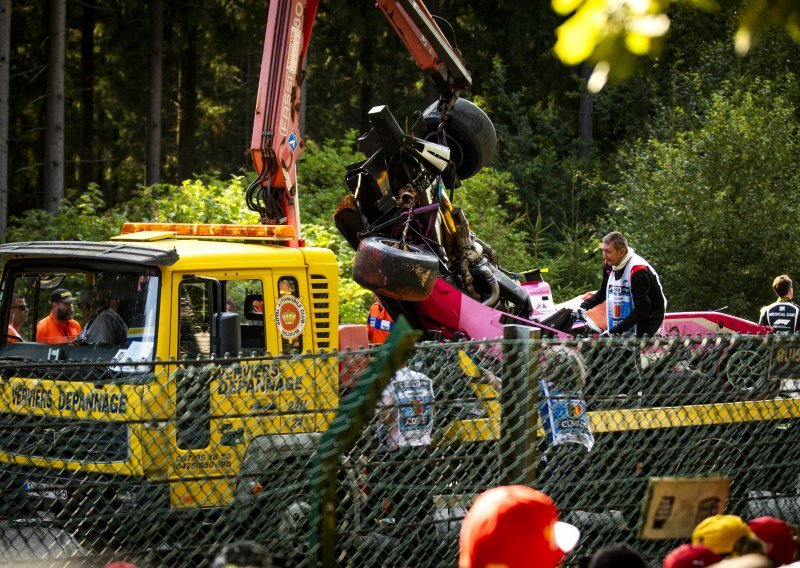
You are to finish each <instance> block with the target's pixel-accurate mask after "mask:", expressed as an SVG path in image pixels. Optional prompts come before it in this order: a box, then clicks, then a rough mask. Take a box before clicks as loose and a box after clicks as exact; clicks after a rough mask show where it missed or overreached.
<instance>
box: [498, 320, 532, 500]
mask: <svg viewBox="0 0 800 568" xmlns="http://www.w3.org/2000/svg"><path fill="white" fill-rule="evenodd" d="M535 335H538V333H536V334H535V332H534V330H532V329H531V328H530V327H526V326H522V325H508V326H505V328H504V330H503V338H504V339H505V340H507V341H505V342H504V343H503V374H502V381H503V382H502V386H501V387H500V405H501V407H502V410H501V418H500V463H501V472H500V480H501V483H502V484H503V485H515V484H522V485H530V484H532V483H533V481H534V480H535V479H536V428H537V426H538V423H539V408H538V405H539V394H538V393H539V388H538V387H539V385H538V374H539V357H538V353H539V343H538V341H532V340H533V339H534V337H535Z"/></svg>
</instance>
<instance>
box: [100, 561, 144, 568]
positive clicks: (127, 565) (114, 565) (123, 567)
mask: <svg viewBox="0 0 800 568" xmlns="http://www.w3.org/2000/svg"><path fill="white" fill-rule="evenodd" d="M103 568H139V567H138V566H137V565H136V564H134V563H133V562H125V561H123V560H115V561H114V562H109V563H108V564H106V565H105V566H103Z"/></svg>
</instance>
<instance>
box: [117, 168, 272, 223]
mask: <svg viewBox="0 0 800 568" xmlns="http://www.w3.org/2000/svg"><path fill="white" fill-rule="evenodd" d="M250 181H251V180H249V179H247V178H245V177H244V176H231V177H230V178H229V179H225V180H223V179H219V178H215V177H211V176H202V177H199V178H197V179H190V180H185V181H184V182H183V183H181V184H180V185H172V184H158V185H154V186H151V187H149V188H144V187H140V188H139V189H138V190H137V192H136V194H135V195H134V196H133V198H132V199H131V200H130V201H128V202H127V203H126V204H125V205H124V207H123V211H124V216H125V219H126V220H127V221H151V222H167V223H258V214H257V213H255V212H253V211H250V210H249V209H248V208H247V207H246V206H245V205H244V203H245V201H244V198H245V194H246V192H247V186H248V185H249V182H250Z"/></svg>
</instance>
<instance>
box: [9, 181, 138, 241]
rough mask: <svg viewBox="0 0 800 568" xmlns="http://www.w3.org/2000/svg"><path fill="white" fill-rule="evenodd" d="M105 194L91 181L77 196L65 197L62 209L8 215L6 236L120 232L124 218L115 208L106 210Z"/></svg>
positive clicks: (97, 237)
mask: <svg viewBox="0 0 800 568" xmlns="http://www.w3.org/2000/svg"><path fill="white" fill-rule="evenodd" d="M104 207H105V203H104V200H103V194H102V192H101V191H100V189H99V188H98V186H97V185H95V184H92V185H90V186H89V188H88V189H87V190H86V191H85V192H84V193H82V194H80V195H79V196H78V197H77V198H75V199H65V200H64V205H63V207H62V208H61V211H60V212H59V213H57V214H52V213H48V212H47V211H45V210H44V209H29V210H27V211H25V212H24V213H23V214H22V215H20V216H18V217H12V218H11V219H9V225H8V232H7V234H6V239H7V241H8V242H17V241H39V240H45V241H71V240H72V241H74V240H78V241H102V240H106V239H108V238H109V237H110V236H112V235H114V234H116V233H118V232H119V228H120V227H121V226H122V223H123V218H122V216H121V215H119V214H118V213H116V212H113V211H108V212H105V213H104V212H103V208H104Z"/></svg>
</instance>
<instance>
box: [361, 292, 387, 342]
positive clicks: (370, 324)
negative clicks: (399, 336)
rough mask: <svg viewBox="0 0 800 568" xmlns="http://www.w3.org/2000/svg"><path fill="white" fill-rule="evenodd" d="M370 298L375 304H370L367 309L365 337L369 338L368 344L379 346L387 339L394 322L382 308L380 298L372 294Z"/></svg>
mask: <svg viewBox="0 0 800 568" xmlns="http://www.w3.org/2000/svg"><path fill="white" fill-rule="evenodd" d="M372 297H373V298H374V299H375V303H374V304H372V306H371V307H370V309H369V317H368V318H367V336H368V337H369V342H370V343H374V344H377V345H380V344H381V343H383V342H384V341H386V338H387V337H389V333H390V332H391V331H392V328H393V327H394V320H393V319H392V316H390V315H389V312H387V311H386V308H384V307H383V304H381V300H380V298H378V296H376V295H375V294H373V295H372Z"/></svg>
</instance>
